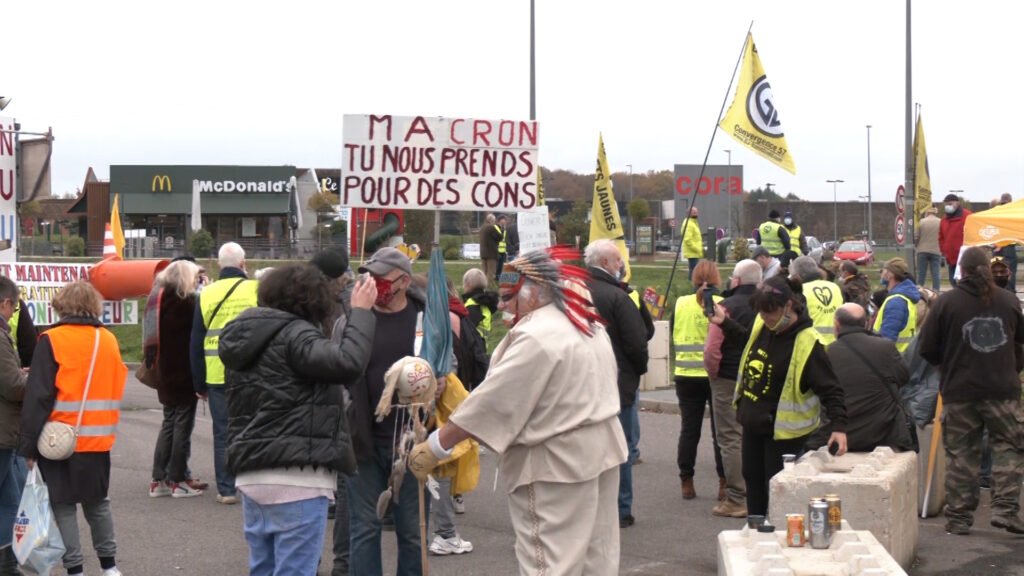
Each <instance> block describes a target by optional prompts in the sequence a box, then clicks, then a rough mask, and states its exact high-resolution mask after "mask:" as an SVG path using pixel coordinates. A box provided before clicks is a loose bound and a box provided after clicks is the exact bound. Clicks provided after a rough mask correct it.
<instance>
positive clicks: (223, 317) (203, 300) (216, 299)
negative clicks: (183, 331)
mask: <svg viewBox="0 0 1024 576" xmlns="http://www.w3.org/2000/svg"><path fill="white" fill-rule="evenodd" d="M239 280H241V281H242V284H241V285H240V286H239V287H238V288H236V289H235V291H234V292H231V297H230V298H228V299H227V301H225V302H224V305H223V306H221V307H220V310H218V311H217V317H216V318H213V319H212V321H211V318H210V317H211V316H213V311H214V309H216V308H217V305H218V304H220V302H221V300H224V297H225V296H227V294H228V292H229V291H231V287H232V286H234V285H235V284H236V283H237V282H238V281H239ZM258 286H259V284H258V283H257V282H256V281H255V280H245V279H240V278H225V279H223V280H217V281H216V282H214V283H213V284H210V285H209V286H207V287H206V288H203V291H202V292H200V293H199V309H200V310H201V311H202V313H203V325H204V326H206V338H204V339H203V354H204V355H205V356H206V383H207V384H209V385H212V386H216V385H219V384H223V383H224V363H223V362H221V361H220V355H219V354H218V352H217V346H218V345H219V344H220V331H221V329H223V328H224V326H227V324H228V322H231V321H232V320H234V319H235V318H237V317H238V315H239V314H241V313H242V311H243V310H246V309H248V308H252V307H254V306H256V289H257V288H258Z"/></svg>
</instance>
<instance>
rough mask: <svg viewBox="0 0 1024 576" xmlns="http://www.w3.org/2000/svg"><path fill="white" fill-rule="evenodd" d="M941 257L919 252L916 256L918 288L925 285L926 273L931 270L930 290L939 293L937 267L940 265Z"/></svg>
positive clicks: (940, 279) (939, 279)
mask: <svg viewBox="0 0 1024 576" xmlns="http://www.w3.org/2000/svg"><path fill="white" fill-rule="evenodd" d="M941 258H942V256H941V255H939V254H926V253H924V252H919V253H918V254H917V283H918V285H920V286H924V285H925V281H926V280H927V279H928V271H929V270H931V274H932V290H935V291H936V292H938V291H939V282H941V281H942V278H940V277H939V266H940V265H941V262H942V260H941Z"/></svg>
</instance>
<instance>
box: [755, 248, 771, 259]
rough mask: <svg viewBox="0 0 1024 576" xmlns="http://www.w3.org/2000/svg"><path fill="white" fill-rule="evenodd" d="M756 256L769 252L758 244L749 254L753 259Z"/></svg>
mask: <svg viewBox="0 0 1024 576" xmlns="http://www.w3.org/2000/svg"><path fill="white" fill-rule="evenodd" d="M758 256H771V253H770V252H768V249H767V248H765V247H764V246H758V247H757V248H754V251H753V252H752V253H751V254H750V258H751V259H752V260H753V259H754V258H757V257H758Z"/></svg>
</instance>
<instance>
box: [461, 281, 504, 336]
mask: <svg viewBox="0 0 1024 576" xmlns="http://www.w3.org/2000/svg"><path fill="white" fill-rule="evenodd" d="M488 284H489V281H488V280H487V274H485V273H484V271H483V270H481V269H479V268H470V269H469V270H466V273H465V274H463V275H462V302H463V303H464V304H465V305H466V310H467V311H468V312H469V321H470V322H472V323H473V327H474V328H476V331H477V332H479V333H480V336H481V337H482V338H483V339H484V340H485V341H486V340H487V335H488V334H490V332H491V318H492V317H493V316H494V315H495V314H496V313H497V311H498V294H497V292H492V291H489V290H487V286H488Z"/></svg>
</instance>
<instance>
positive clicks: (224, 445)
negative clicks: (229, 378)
mask: <svg viewBox="0 0 1024 576" xmlns="http://www.w3.org/2000/svg"><path fill="white" fill-rule="evenodd" d="M208 391H209V399H210V418H212V419H213V472H214V474H215V475H216V476H217V493H218V494H220V495H221V496H234V495H235V492H236V490H235V475H234V474H232V473H230V472H228V401H227V398H226V397H225V396H224V386H223V385H217V386H210V387H209V388H208ZM324 514H325V515H326V514H327V512H324Z"/></svg>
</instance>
